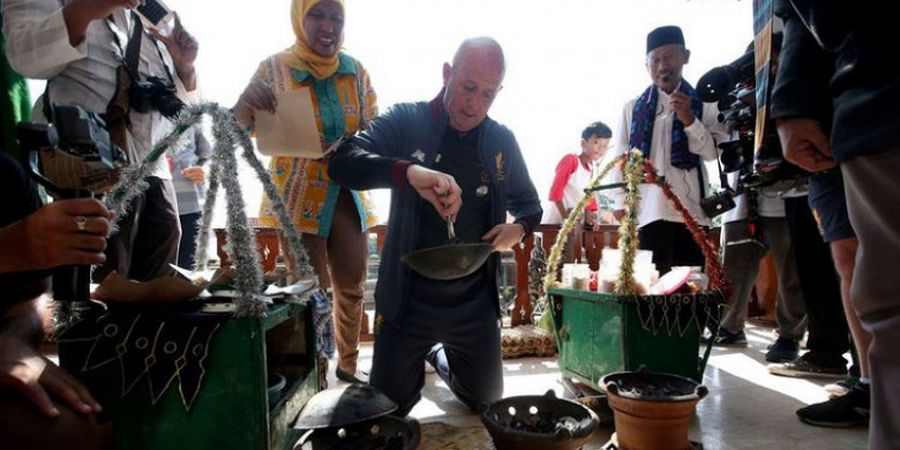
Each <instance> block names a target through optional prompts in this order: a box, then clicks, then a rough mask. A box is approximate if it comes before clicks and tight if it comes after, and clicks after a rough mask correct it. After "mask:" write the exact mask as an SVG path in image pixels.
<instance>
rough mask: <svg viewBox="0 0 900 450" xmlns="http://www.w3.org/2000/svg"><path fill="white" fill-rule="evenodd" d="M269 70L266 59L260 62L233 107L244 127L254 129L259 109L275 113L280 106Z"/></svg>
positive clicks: (235, 114) (236, 116) (235, 115)
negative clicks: (270, 80)
mask: <svg viewBox="0 0 900 450" xmlns="http://www.w3.org/2000/svg"><path fill="white" fill-rule="evenodd" d="M268 80H269V71H268V70H267V69H266V64H265V61H264V62H262V63H260V65H259V67H258V68H257V69H256V73H254V74H253V78H251V79H250V83H249V84H247V87H246V88H244V91H243V92H242V93H241V96H240V97H238V101H237V103H235V105H234V107H232V111H233V112H234V117H235V119H237V121H238V123H239V124H240V125H241V126H242V127H244V129H248V130H249V129H252V128H253V127H254V125H255V123H256V113H255V111H257V110H263V111H268V112H270V113H272V114H275V110H276V108H278V100H276V99H275V92H274V91H273V90H272V87H271V85H270V84H269V81H268Z"/></svg>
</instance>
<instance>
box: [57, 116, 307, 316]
mask: <svg viewBox="0 0 900 450" xmlns="http://www.w3.org/2000/svg"><path fill="white" fill-rule="evenodd" d="M204 115H210V116H212V118H213V135H214V137H215V138H216V145H215V149H214V152H213V156H212V158H211V159H212V162H211V165H210V169H211V170H210V177H209V179H210V189H209V191H208V193H207V198H206V205H205V206H204V209H203V216H202V222H201V226H200V231H199V233H198V237H197V242H198V246H197V258H196V259H197V263H196V267H195V268H206V265H207V261H208V251H207V242H209V237H210V228H211V224H212V215H213V214H212V211H213V208H214V207H215V199H216V194H217V193H218V188H219V186H220V185H221V186H224V188H225V194H226V199H227V202H228V204H227V208H226V209H227V218H226V219H227V220H226V223H227V225H226V233H227V235H228V251H229V254H231V255H232V256H233V265H234V269H235V282H236V285H237V286H236V287H237V291H238V292H239V296H238V298H237V300H236V302H235V303H236V305H237V313H236V315H237V316H254V317H260V316H262V315H264V314H265V311H266V307H265V301H264V298H263V297H262V295H261V292H262V289H263V287H264V285H263V274H262V269H261V266H260V263H259V255H258V253H257V250H256V236H255V233H254V231H253V229H252V228H251V227H250V224H249V221H248V219H247V214H246V212H245V210H246V206H245V204H244V199H243V197H242V194H241V187H240V183H239V182H238V179H237V176H238V171H237V158H236V157H235V151H236V147H237V145H238V144H240V145H241V147H243V157H244V158H245V159H246V160H247V161H248V163H249V164H250V166H251V167H252V168H253V169H254V171H255V172H256V175H257V177H259V179H260V181H261V182H262V184H263V188H264V190H265V192H266V195H267V196H268V197H269V199H270V201H271V202H272V207H273V209H274V210H275V211H276V213H277V215H278V219H279V222H281V226H282V228H283V230H284V233H285V236H286V238H287V240H288V242H289V244H290V246H291V248H292V250H293V251H292V252H291V253H292V256H293V257H294V258H295V263H296V264H295V267H299V268H301V273H302V274H304V275H306V274H311V273H313V269H312V268H311V265H310V264H309V257H308V256H307V253H306V250H305V249H304V248H303V244H302V243H301V241H300V234H299V233H297V230H296V229H295V228H294V225H293V223H292V222H291V219H290V215H289V214H288V212H287V208H286V207H285V205H284V201H283V200H282V199H281V196H280V195H279V193H278V189H277V187H276V186H275V184H274V183H273V182H272V179H271V177H270V176H269V172H268V171H267V170H266V169H265V168H264V167H263V166H262V163H261V162H260V161H259V159H257V158H256V155H255V154H254V153H253V144H252V142H251V140H250V136H249V135H248V134H247V133H246V132H245V131H244V130H242V129H241V127H240V126H239V125H238V123H237V121H236V120H235V118H234V115H233V114H232V113H231V111H229V110H227V109H225V108H222V107H221V106H219V105H218V104H216V103H203V104H200V105H194V106H189V107H187V108H185V110H184V111H182V113H181V114H180V115H179V116H178V117H177V119H176V120H175V127H174V129H173V130H172V132H171V133H169V134H168V135H167V136H165V137H164V138H163V139H161V140H160V141H159V142H157V143H156V145H155V146H154V147H153V150H152V151H151V152H150V153H149V154H148V155H147V157H146V158H144V160H143V161H142V162H141V163H140V164H138V165H135V166H131V167H128V168H127V169H125V170H124V171H123V173H122V176H121V179H120V181H119V183H118V184H117V185H116V186H115V187H114V188H113V189H112V191H111V192H110V193H109V194H108V195H107V196H106V199H105V202H106V206H107V208H109V210H110V211H113V212H115V213H116V218H115V219H113V224H112V226H113V230H114V231H113V232H115V231H116V230H117V229H118V220H120V219H121V218H122V217H124V216H125V215H126V214H127V212H128V208H129V207H130V205H131V203H132V201H133V200H134V199H135V198H137V197H138V196H139V195H141V194H142V193H143V192H144V191H146V189H147V187H148V186H149V184H148V183H147V182H146V181H145V179H146V177H147V176H148V175H149V174H150V170H151V165H152V164H153V163H154V162H155V161H156V160H157V159H159V158H160V157H161V156H162V155H163V154H164V153H165V152H166V151H167V150H168V149H169V148H172V147H174V146H175V145H177V144H178V142H179V140H180V139H181V137H182V135H183V134H184V132H185V131H186V130H188V129H189V128H191V127H193V126H194V125H196V124H197V123H198V122H199V121H200V120H202V118H203V116H204ZM81 306H83V305H65V306H63V305H59V306H58V307H57V314H56V316H57V323H58V324H59V326H60V327H65V326H66V325H67V324H70V323H72V322H73V321H74V320H77V318H76V317H74V316H75V313H76V312H77V311H78V310H79V309H80V308H81Z"/></svg>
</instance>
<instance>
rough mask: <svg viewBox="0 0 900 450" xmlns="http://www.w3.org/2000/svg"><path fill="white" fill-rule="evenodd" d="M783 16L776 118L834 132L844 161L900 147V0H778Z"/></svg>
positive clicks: (833, 139)
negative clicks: (812, 122)
mask: <svg viewBox="0 0 900 450" xmlns="http://www.w3.org/2000/svg"><path fill="white" fill-rule="evenodd" d="M775 13H776V14H777V15H779V16H780V17H782V18H783V19H784V44H783V45H782V49H781V55H780V62H779V67H778V75H777V77H776V79H775V87H774V91H773V93H772V117H773V118H782V117H810V118H814V119H818V120H820V121H821V122H822V123H823V124H824V125H825V128H826V130H827V129H829V128H830V129H831V146H832V149H833V150H834V156H835V158H836V159H837V160H838V161H846V160H848V159H850V158H853V157H854V156H858V155H862V154H869V153H877V152H881V151H884V150H888V149H894V148H898V145H900V126H898V125H897V118H898V117H900V64H897V61H896V59H897V55H900V26H898V25H897V23H896V21H897V18H898V16H900V2H898V1H897V0H877V1H876V0H864V1H856V2H850V1H837V0H832V1H821V0H790V1H788V0H778V1H776V2H775Z"/></svg>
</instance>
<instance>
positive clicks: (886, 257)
mask: <svg viewBox="0 0 900 450" xmlns="http://www.w3.org/2000/svg"><path fill="white" fill-rule="evenodd" d="M779 6H782V8H780V9H781V10H782V12H783V16H784V20H785V31H784V34H785V38H784V47H783V49H782V53H781V65H780V69H779V72H778V77H777V82H776V86H775V91H774V94H773V102H772V113H773V117H774V118H775V119H777V122H776V123H777V126H778V133H779V136H780V138H781V142H782V146H783V147H784V151H785V156H786V157H787V158H788V159H789V160H790V161H792V162H794V163H796V164H798V165H800V166H802V167H803V168H805V169H807V170H809V171H812V172H817V171H821V170H824V169H828V168H831V167H834V166H835V165H836V164H840V168H841V171H842V173H843V178H844V184H845V189H846V196H847V207H848V210H849V213H850V221H851V223H852V225H853V229H854V230H855V231H856V234H857V236H858V238H859V250H858V255H857V260H856V267H855V269H854V272H853V281H852V285H851V287H850V292H851V298H852V299H853V303H854V306H855V308H856V311H857V312H858V313H859V317H860V319H861V321H862V324H863V327H864V328H865V329H866V330H867V331H869V332H871V333H872V338H873V341H872V345H871V347H870V348H869V371H870V374H871V402H872V403H871V412H872V416H871V422H870V429H869V448H871V449H896V448H900V397H898V392H900V352H897V350H896V347H897V345H898V344H900V279H898V278H897V276H896V269H895V267H896V262H897V261H898V260H900V232H898V230H900V210H898V209H897V204H898V203H900V182H898V178H897V176H898V174H900V127H898V126H897V120H898V118H900V68H898V66H897V64H895V63H894V61H893V58H894V56H895V55H897V54H898V52H900V28H898V27H897V26H896V23H895V22H896V18H897V17H898V13H900V4H898V2H862V3H859V2H857V3H849V2H813V1H804V0H792V1H791V2H790V5H787V2H784V3H783V4H782V5H779ZM832 110H833V112H832ZM829 130H830V133H831V140H830V142H829V139H828V138H827V137H826V136H827V132H828V131H829Z"/></svg>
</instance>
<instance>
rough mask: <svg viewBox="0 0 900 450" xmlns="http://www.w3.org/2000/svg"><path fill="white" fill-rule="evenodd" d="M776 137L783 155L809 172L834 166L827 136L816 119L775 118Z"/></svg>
mask: <svg viewBox="0 0 900 450" xmlns="http://www.w3.org/2000/svg"><path fill="white" fill-rule="evenodd" d="M775 125H776V127H778V138H779V139H780V140H781V148H782V149H784V157H785V159H787V160H788V161H790V162H792V163H794V164H796V165H798V166H800V167H801V168H803V169H805V170H807V171H809V172H813V173H815V172H819V171H822V170H825V169H831V168H832V167H835V166H836V165H837V163H836V162H835V161H834V158H833V157H832V154H831V145H830V144H829V143H828V137H827V136H825V133H824V132H823V131H822V126H821V125H820V124H819V122H818V121H817V120H813V119H809V118H805V117H790V118H786V119H777V120H776V121H775Z"/></svg>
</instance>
